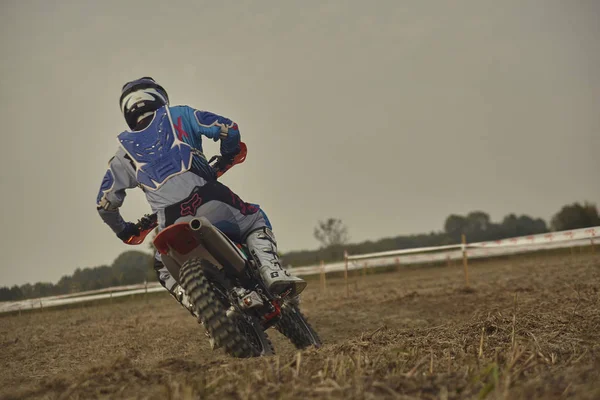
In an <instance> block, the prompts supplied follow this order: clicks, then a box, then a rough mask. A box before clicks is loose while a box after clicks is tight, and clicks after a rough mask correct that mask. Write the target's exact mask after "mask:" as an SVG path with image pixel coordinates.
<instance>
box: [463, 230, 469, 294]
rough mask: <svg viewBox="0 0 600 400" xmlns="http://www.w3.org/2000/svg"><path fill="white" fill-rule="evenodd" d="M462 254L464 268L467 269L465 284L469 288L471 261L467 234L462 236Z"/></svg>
mask: <svg viewBox="0 0 600 400" xmlns="http://www.w3.org/2000/svg"><path fill="white" fill-rule="evenodd" d="M462 253H463V267H464V269H465V283H466V285H467V287H469V259H468V258H467V238H466V236H465V234H464V233H463V234H462Z"/></svg>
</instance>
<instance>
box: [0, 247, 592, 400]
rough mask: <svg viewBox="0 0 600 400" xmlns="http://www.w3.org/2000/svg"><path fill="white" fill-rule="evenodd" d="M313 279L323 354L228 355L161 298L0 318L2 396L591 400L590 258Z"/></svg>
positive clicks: (286, 350)
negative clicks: (323, 281) (323, 286)
mask: <svg viewBox="0 0 600 400" xmlns="http://www.w3.org/2000/svg"><path fill="white" fill-rule="evenodd" d="M470 271H471V287H472V290H470V291H466V290H464V289H463V286H462V283H463V282H462V279H463V275H462V267H460V266H456V267H450V268H448V267H445V268H424V269H420V270H403V271H400V272H393V273H386V274H374V275H367V276H366V277H364V278H363V277H361V276H356V277H354V278H353V279H354V281H353V282H352V284H351V286H350V288H351V296H350V297H349V298H344V297H343V295H344V292H345V286H344V284H343V281H342V280H340V279H337V278H335V279H332V278H329V277H328V279H327V290H328V291H327V293H321V291H320V287H319V284H318V283H317V282H315V281H312V282H311V285H310V286H309V289H307V291H306V295H305V296H304V300H303V308H304V310H305V311H306V314H307V315H308V316H309V318H310V320H311V322H312V323H313V325H314V326H315V328H316V329H317V330H318V331H319V333H320V334H321V336H322V337H323V339H324V341H325V343H326V345H325V346H324V347H323V348H322V349H320V350H314V349H311V350H306V351H303V352H296V351H295V349H294V348H293V347H292V346H291V345H290V344H289V343H288V342H287V341H286V340H285V338H282V337H281V335H279V334H278V333H277V332H275V331H269V332H270V336H271V337H272V339H273V342H274V344H275V346H276V350H277V351H278V355H277V356H274V357H269V358H263V359H252V360H234V359H231V358H229V357H227V356H225V355H224V354H223V353H222V352H221V351H216V352H212V351H211V350H210V348H209V346H208V343H207V340H206V339H205V337H204V335H203V332H202V330H201V329H200V327H199V326H198V325H197V323H196V322H195V321H194V320H193V318H192V317H191V316H190V315H189V314H188V313H187V312H186V311H185V310H183V309H180V308H179V306H178V305H177V304H176V303H174V301H173V300H172V299H171V298H170V297H168V296H166V295H162V296H154V297H151V301H150V302H149V303H146V302H145V301H143V300H141V299H139V300H133V301H129V302H123V303H118V304H112V305H109V304H106V305H100V306H93V307H86V308H77V309H69V310H45V311H44V312H41V313H40V312H37V313H27V314H23V315H22V316H18V315H13V316H8V317H2V318H0V344H1V346H0V368H1V369H2V370H1V372H2V373H1V374H0V383H1V384H2V385H1V386H0V397H1V398H5V399H12V398H45V399H55V398H65V399H66V398H73V399H89V398H111V399H112V398H150V399H154V398H156V399H195V398H236V399H250V398H252V399H255V398H258V399H272V398H279V399H288V398H289V399H295V398H344V399H370V398H389V399H457V398H467V399H478V398H486V399H563V398H578V399H598V398H600V383H598V382H600V379H599V378H600V358H599V357H598V354H599V352H600V293H599V290H600V257H599V256H594V255H577V256H576V257H547V258H539V259H537V260H536V259H523V258H514V259H512V260H504V261H498V262H493V263H490V262H487V263H482V264H474V265H472V266H471V269H470Z"/></svg>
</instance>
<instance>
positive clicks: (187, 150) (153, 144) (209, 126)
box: [96, 106, 240, 233]
mask: <svg viewBox="0 0 600 400" xmlns="http://www.w3.org/2000/svg"><path fill="white" fill-rule="evenodd" d="M222 133H226V135H222ZM202 136H205V137H207V138H209V139H212V140H214V141H217V140H221V145H220V150H221V154H222V155H233V154H237V152H239V148H240V147H239V144H240V132H239V129H238V126H237V124H236V123H234V122H232V121H231V120H229V119H227V118H225V117H222V116H219V115H217V114H213V113H210V112H207V111H200V110H196V109H193V108H191V107H188V106H175V107H167V106H165V107H162V108H160V109H159V110H157V111H156V112H155V113H154V117H153V119H152V121H151V122H150V124H149V125H148V126H147V127H146V128H144V129H142V130H140V131H125V132H122V133H121V134H119V135H118V137H117V139H118V141H119V145H120V146H119V149H118V150H117V152H116V154H115V156H114V157H113V158H112V159H111V160H110V161H109V165H108V169H107V171H106V173H105V175H104V178H103V180H102V184H101V185H100V190H99V192H98V196H97V198H96V205H97V208H98V212H99V213H100V215H101V217H102V219H103V220H104V221H105V222H106V223H107V224H108V225H109V226H110V227H111V228H112V229H113V231H114V232H115V233H118V232H120V231H121V230H123V228H124V227H125V222H124V221H123V219H122V218H121V215H120V213H119V208H120V207H121V205H122V204H123V201H124V200H125V190H126V189H130V188H134V187H136V186H139V187H140V188H142V190H143V191H144V192H145V194H146V198H147V200H148V202H149V204H150V206H151V208H152V210H153V212H157V213H158V216H159V222H160V221H161V211H162V210H163V209H164V208H165V207H167V206H169V205H171V204H174V203H177V202H178V201H181V200H182V199H184V198H185V197H186V196H188V195H189V194H190V192H191V191H192V190H193V189H194V187H196V186H203V185H204V184H205V183H206V182H208V181H212V180H215V179H216V176H215V173H214V171H213V170H212V168H211V167H210V166H209V165H208V161H207V160H206V157H205V156H204V154H203V152H202Z"/></svg>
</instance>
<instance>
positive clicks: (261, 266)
mask: <svg viewBox="0 0 600 400" xmlns="http://www.w3.org/2000/svg"><path fill="white" fill-rule="evenodd" d="M246 245H247V246H248V250H250V254H251V255H252V258H253V259H254V261H255V262H256V265H257V267H258V272H259V273H260V276H261V277H262V279H263V282H264V283H265V285H266V286H267V288H268V289H269V290H270V291H271V292H272V293H274V294H281V293H284V292H285V291H287V290H288V289H292V291H291V293H290V294H289V296H298V295H299V294H300V293H301V292H302V291H303V290H304V288H306V281H305V280H304V279H301V278H298V277H297V276H293V275H291V274H290V273H289V272H288V271H286V270H285V269H284V268H282V267H281V263H280V262H279V256H278V255H277V241H276V240H275V235H274V234H273V232H272V231H271V229H269V228H267V227H263V228H260V229H258V230H255V231H254V232H251V233H250V234H249V235H248V237H247V238H246Z"/></svg>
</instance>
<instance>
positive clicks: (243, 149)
mask: <svg viewBox="0 0 600 400" xmlns="http://www.w3.org/2000/svg"><path fill="white" fill-rule="evenodd" d="M247 154H248V147H247V146H246V143H244V142H240V152H239V153H237V155H236V156H235V157H233V162H232V163H231V164H229V165H227V166H226V167H225V169H222V170H219V171H217V178H219V177H220V176H221V175H223V174H224V173H225V172H227V170H229V168H231V167H233V166H234V165H236V164H241V163H243V162H244V161H246V155H247Z"/></svg>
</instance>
